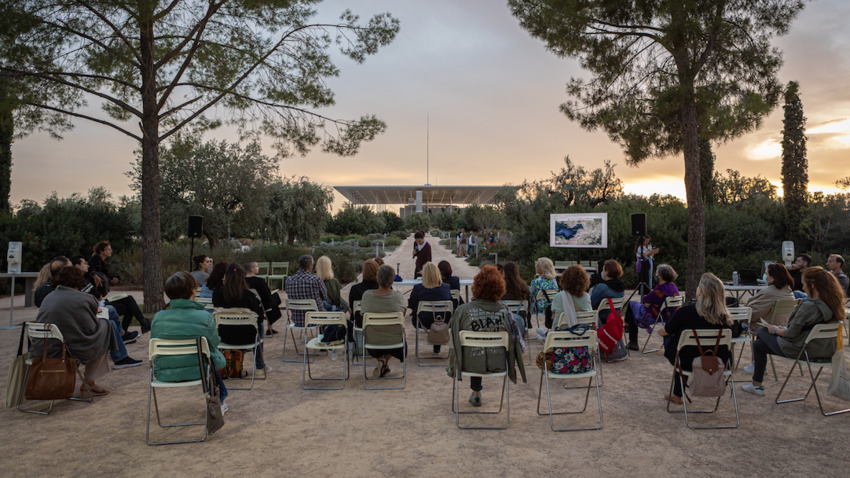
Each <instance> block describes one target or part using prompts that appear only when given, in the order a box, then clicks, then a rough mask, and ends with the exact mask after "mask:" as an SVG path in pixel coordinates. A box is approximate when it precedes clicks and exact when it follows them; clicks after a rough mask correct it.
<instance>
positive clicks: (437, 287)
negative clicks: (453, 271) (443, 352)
mask: <svg viewBox="0 0 850 478" xmlns="http://www.w3.org/2000/svg"><path fill="white" fill-rule="evenodd" d="M423 300H425V301H438V300H448V301H451V300H452V292H451V289H449V284H447V283H445V282H443V279H442V277H441V276H440V269H438V268H437V266H436V265H434V263H433V262H426V263H425V265H423V266H422V283H421V284H416V285H414V286H413V290H411V291H410V298H409V299H408V300H407V308H409V309H410V311H411V318H410V320H411V322H413V326H414V327H422V328H424V329H426V330H430V329H431V324H433V323H434V314H432V313H430V312H422V313H421V314H419V315H417V312H418V310H419V302H420V301H423ZM451 318H452V314H451V313H448V314H446V316H445V317H443V319H444V320H445V322H446V323H449V321H451ZM434 353H435V354H438V353H440V346H439V345H434Z"/></svg>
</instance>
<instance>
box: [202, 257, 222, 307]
mask: <svg viewBox="0 0 850 478" xmlns="http://www.w3.org/2000/svg"><path fill="white" fill-rule="evenodd" d="M225 274H227V262H224V261H221V262H216V264H215V265H214V266H213V268H212V271H211V272H210V275H209V277H207V283H206V284H204V285H203V286H201V292H200V295H199V297H200V298H202V299H212V296H213V292H215V290H216V289H218V288H220V287H221V286H223V285H224V275H225Z"/></svg>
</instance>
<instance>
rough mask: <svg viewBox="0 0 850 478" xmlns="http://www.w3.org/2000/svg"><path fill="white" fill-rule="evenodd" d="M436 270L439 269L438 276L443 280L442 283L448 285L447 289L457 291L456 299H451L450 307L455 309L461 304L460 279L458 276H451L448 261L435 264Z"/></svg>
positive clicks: (450, 267)
mask: <svg viewBox="0 0 850 478" xmlns="http://www.w3.org/2000/svg"><path fill="white" fill-rule="evenodd" d="M437 268H438V269H440V276H441V278H442V279H443V282H446V283H448V284H449V289H451V290H456V291H457V297H458V298H457V299H454V298H453V299H452V305H453V306H454V308H455V309H457V306H459V305H460V304H463V297H461V296H460V278H459V277H458V276H455V275H452V272H453V271H452V265H451V264H449V261H440V263H439V264H437Z"/></svg>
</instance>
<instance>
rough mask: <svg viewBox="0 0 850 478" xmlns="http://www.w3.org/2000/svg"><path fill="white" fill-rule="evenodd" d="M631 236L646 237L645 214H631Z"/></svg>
mask: <svg viewBox="0 0 850 478" xmlns="http://www.w3.org/2000/svg"><path fill="white" fill-rule="evenodd" d="M632 235H633V236H645V235H646V213H643V212H639V213H635V214H632Z"/></svg>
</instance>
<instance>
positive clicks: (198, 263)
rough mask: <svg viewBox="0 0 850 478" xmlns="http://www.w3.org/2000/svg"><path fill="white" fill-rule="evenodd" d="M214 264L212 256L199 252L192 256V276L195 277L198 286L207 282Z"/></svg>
mask: <svg viewBox="0 0 850 478" xmlns="http://www.w3.org/2000/svg"><path fill="white" fill-rule="evenodd" d="M212 265H213V262H212V257H210V256H208V255H205V254H198V255H197V256H195V257H193V258H192V277H194V278H195V282H196V283H197V284H198V287H200V286H202V285H204V284H206V283H207V279H208V278H209V277H210V274H209V272H210V269H211V268H212Z"/></svg>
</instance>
